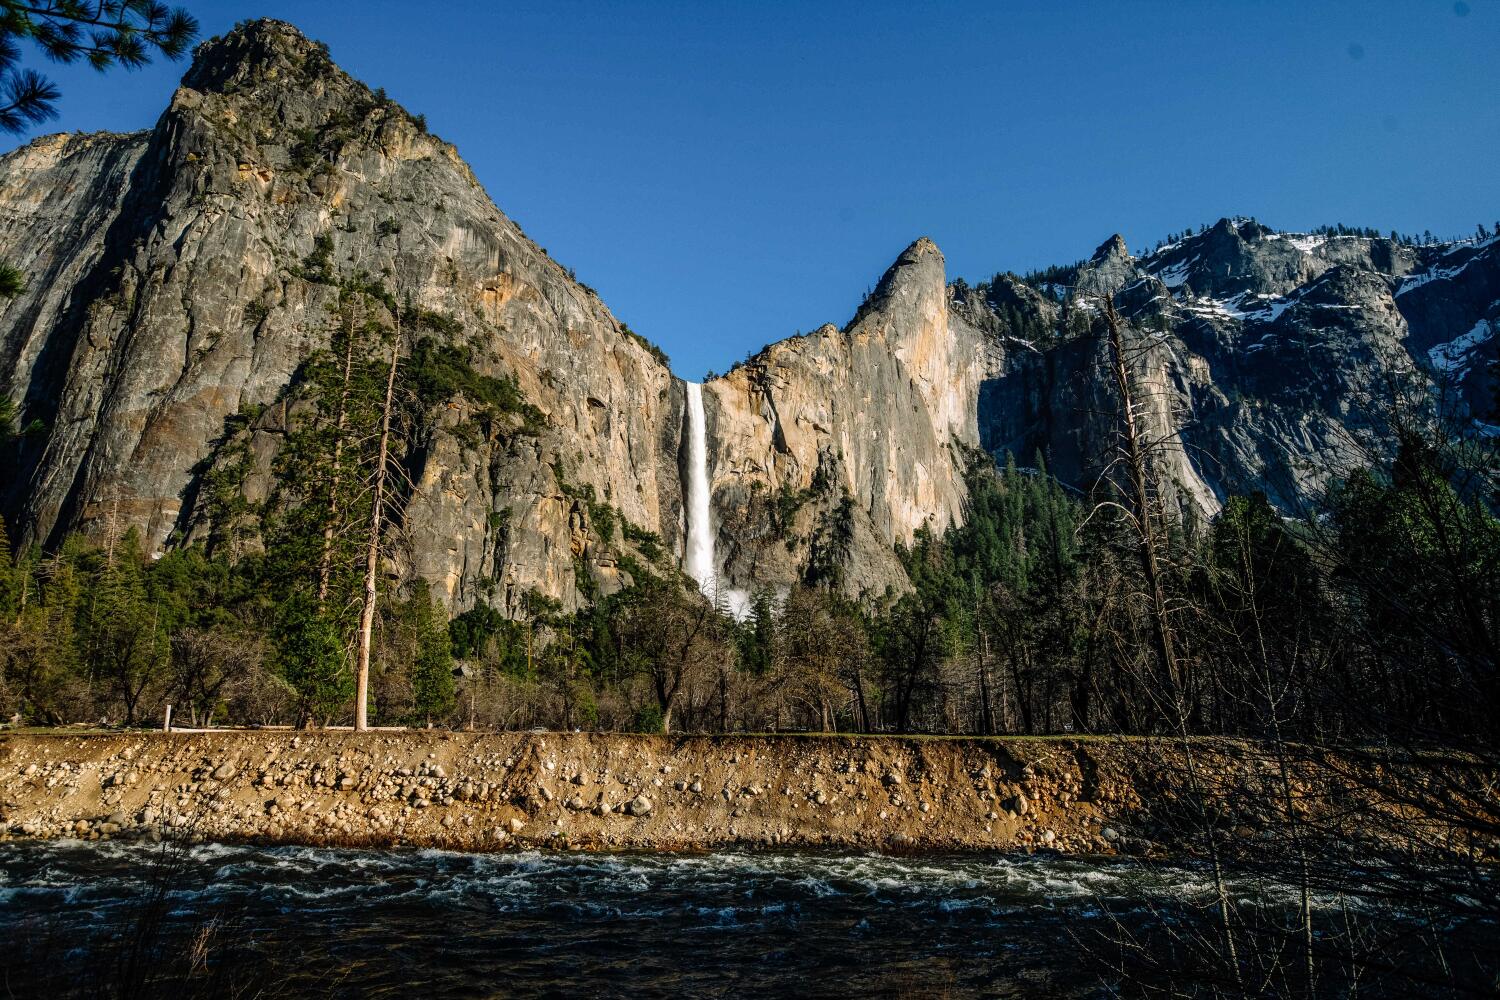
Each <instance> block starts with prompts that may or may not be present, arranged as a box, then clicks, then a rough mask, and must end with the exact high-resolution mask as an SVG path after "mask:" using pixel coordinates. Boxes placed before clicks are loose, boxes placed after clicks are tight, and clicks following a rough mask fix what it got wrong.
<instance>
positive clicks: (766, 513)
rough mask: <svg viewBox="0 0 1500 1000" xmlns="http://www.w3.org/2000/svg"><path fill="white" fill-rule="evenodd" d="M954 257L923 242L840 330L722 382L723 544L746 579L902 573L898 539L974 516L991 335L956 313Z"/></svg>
mask: <svg viewBox="0 0 1500 1000" xmlns="http://www.w3.org/2000/svg"><path fill="white" fill-rule="evenodd" d="M950 304H951V302H950V297H949V294H948V289H947V286H946V279H945V275H944V267H943V255H942V253H941V252H940V251H939V250H938V248H937V246H936V245H934V244H933V243H932V241H931V240H927V239H921V240H918V241H917V242H915V243H913V244H912V245H911V246H910V247H908V248H907V249H906V251H905V252H904V253H902V254H901V256H900V257H899V258H898V259H897V260H896V263H895V264H894V265H892V266H891V268H890V270H889V271H887V272H886V274H885V277H883V278H882V279H881V281H880V284H879V285H878V286H877V287H876V289H875V292H874V294H873V295H872V296H871V297H870V299H869V300H868V301H867V302H866V303H865V304H864V305H863V306H861V307H860V310H859V312H858V314H857V315H856V316H855V318H854V320H853V322H851V323H850V324H849V325H848V326H847V327H845V328H844V329H843V330H838V329H835V328H834V327H832V326H824V327H823V328H821V329H819V330H817V331H815V332H813V333H810V334H808V335H806V336H804V337H797V338H794V339H791V340H785V341H782V342H780V343H777V344H773V345H771V346H770V347H768V348H766V349H765V350H764V351H762V352H761V353H760V354H758V355H756V356H755V357H753V358H751V359H750V360H749V361H748V362H746V363H745V364H743V365H740V366H738V367H736V368H735V369H734V370H733V371H731V372H730V373H729V374H728V375H727V376H725V377H724V378H722V379H719V380H717V381H715V382H713V383H710V385H709V386H708V388H709V389H710V390H711V393H712V399H713V405H712V407H711V412H710V416H709V426H710V430H711V432H712V435H713V438H714V440H715V441H716V442H717V455H718V461H717V463H716V465H715V467H714V468H713V470H712V482H713V495H714V501H715V502H714V509H715V511H716V512H717V513H718V516H719V518H720V524H719V545H718V551H719V552H720V553H721V554H722V560H723V562H724V564H725V573H726V575H727V577H728V579H729V580H730V581H731V582H732V583H733V585H734V586H736V587H740V588H745V587H749V586H751V585H755V584H760V585H777V584H783V585H784V584H791V583H794V582H796V581H797V580H799V579H806V578H808V577H812V578H815V579H818V580H822V581H827V582H830V583H835V584H837V585H840V586H843V587H844V588H846V589H848V590H850V591H852V592H854V593H859V592H862V591H874V592H877V593H878V592H879V591H880V590H881V589H883V587H884V586H885V585H886V584H887V583H890V582H893V581H896V580H898V579H900V578H901V569H900V567H899V565H898V564H897V562H896V560H895V556H894V551H893V545H894V543H896V542H901V543H903V544H910V543H911V541H912V536H913V534H914V532H915V531H917V529H919V528H921V527H923V526H924V525H925V526H927V527H930V528H931V529H932V530H933V531H935V532H937V533H941V532H942V531H943V530H944V529H945V528H947V527H948V526H949V525H951V524H954V523H956V522H959V521H961V520H962V517H963V501H964V497H965V489H964V483H963V473H964V470H965V468H966V464H967V453H966V452H965V448H968V449H970V450H975V449H977V448H978V446H979V437H978V433H977V430H978V423H977V410H976V407H977V404H978V399H979V386H980V384H981V382H982V381H983V380H984V379H985V378H986V377H987V376H989V375H991V374H993V373H994V372H996V371H998V356H997V355H996V354H995V353H994V350H993V343H992V342H991V341H990V340H989V339H987V338H986V337H985V336H984V335H983V334H982V333H981V332H980V331H979V330H978V329H976V328H975V327H973V326H971V325H970V324H969V323H967V322H966V321H965V320H964V319H963V318H962V317H961V316H959V315H958V314H957V313H955V312H954V311H953V310H952V309H951V308H950Z"/></svg>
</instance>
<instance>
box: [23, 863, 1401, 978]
mask: <svg viewBox="0 0 1500 1000" xmlns="http://www.w3.org/2000/svg"><path fill="white" fill-rule="evenodd" d="M1209 884H1210V883H1209V881H1208V879H1207V877H1206V874H1205V872H1204V871H1203V870H1202V869H1200V868H1196V867H1185V866H1174V865H1150V866H1146V865H1142V864H1138V863H1132V862H1128V861H1104V860H1100V859H1078V858H1063V857H1052V856H1041V855H1037V856H1025V855H1020V856H952V857H948V856H939V857H932V856H926V857H919V858H897V857H886V856H874V855H848V854H816V853H783V854H777V853H738V852H721V853H713V854H705V855H691V856H685V855H649V854H616V855H610V854H569V853H537V852H525V853H511V854H493V855H481V854H463V853H455V852H447V851H433V850H410V851H403V850H387V851H367V850H340V849H327V848H301V847H276V848H260V847H243V846H219V845H211V844H210V845H199V846H195V847H191V848H172V849H168V848H163V847H150V846H145V845H129V844H122V843H81V842H68V841H62V842H52V843H45V844H42V843H24V842H13V843H7V844H0V932H3V933H4V935H5V939H6V941H7V942H8V945H7V946H6V947H5V948H4V954H5V955H6V956H7V957H6V958H5V959H3V960H0V961H3V964H4V969H3V972H4V975H5V984H6V985H7V986H8V987H9V989H10V991H11V995H15V996H39V995H47V996H61V995H96V994H97V987H98V985H99V984H100V983H103V982H112V983H114V984H115V986H116V989H115V991H114V993H113V995H131V994H132V993H134V995H144V996H152V995H160V994H161V993H162V992H164V991H165V989H166V987H164V986H163V985H162V984H161V983H159V982H151V981H149V979H148V978H147V977H148V976H149V975H154V974H157V973H159V972H163V970H170V969H171V968H173V967H181V966H182V965H183V964H184V963H190V962H191V960H192V956H193V955H195V954H197V953H198V952H199V951H201V952H202V953H203V954H206V955H207V956H208V957H209V958H208V962H207V967H208V968H210V969H211V970H212V971H213V972H214V973H215V975H217V976H218V978H217V979H212V980H208V981H206V982H200V983H199V990H198V992H197V994H194V992H193V990H191V989H183V988H174V989H173V990H172V992H171V994H170V995H171V996H173V997H174V1000H183V998H185V997H187V996H191V995H204V996H208V995H213V996H224V995H230V994H231V993H233V992H235V991H236V990H240V991H242V992H241V995H249V994H252V993H254V992H255V991H257V990H259V991H263V992H264V994H265V995H271V996H361V997H372V996H373V997H384V996H390V997H395V996H409V995H413V994H417V995H420V996H423V997H425V998H439V997H472V996H496V997H499V996H505V997H526V996H559V997H560V996H632V997H652V996H707V997H740V996H827V997H833V996H838V997H848V996H868V997H885V996H892V997H895V996H913V997H930V996H946V997H980V996H983V997H1035V996H1070V997H1094V996H1110V995H1115V994H1116V992H1117V991H1119V990H1121V989H1122V988H1123V989H1124V991H1125V992H1132V990H1131V989H1130V988H1129V984H1130V982H1131V980H1128V979H1122V976H1121V972H1120V970H1121V968H1122V967H1123V966H1124V965H1128V964H1129V962H1130V959H1129V958H1128V956H1126V957H1125V958H1123V959H1122V957H1121V955H1122V952H1121V949H1120V944H1121V942H1122V941H1125V940H1127V939H1129V938H1134V939H1136V940H1142V941H1149V940H1157V941H1159V942H1160V941H1170V942H1175V943H1173V944H1171V947H1173V948H1177V947H1187V948H1188V949H1189V950H1190V949H1191V938H1192V935H1193V929H1194V928H1195V927H1197V926H1199V925H1200V924H1201V923H1202V920H1203V919H1204V915H1205V914H1206V913H1208V912H1209V911H1208V910H1207V909H1205V907H1204V904H1206V903H1207V901H1208V898H1209V893H1208V889H1209ZM1234 892H1235V895H1236V897H1237V898H1240V899H1245V898H1248V897H1251V896H1253V897H1254V898H1256V899H1258V900H1259V901H1260V902H1261V904H1262V908H1263V911H1264V912H1267V913H1276V912H1279V911H1284V910H1286V909H1288V908H1289V907H1290V905H1291V903H1292V901H1293V900H1294V898H1295V894H1293V893H1292V892H1291V891H1290V890H1289V889H1286V888H1284V887H1279V886H1277V885H1275V884H1274V883H1270V882H1267V881H1266V880H1264V879H1252V878H1250V877H1249V876H1245V877H1243V878H1241V879H1239V880H1237V881H1236V882H1235V884H1234ZM1345 902H1347V901H1332V900H1329V901H1323V902H1322V903H1320V905H1322V906H1325V907H1327V908H1329V909H1331V910H1337V909H1340V908H1343V907H1344V903H1345ZM1163 933H1166V934H1167V937H1165V938H1163V937H1162V936H1161V935H1162V934H1163ZM195 942H201V943H202V947H201V948H198V949H196V950H195V944H194V943H195ZM1184 942H1187V944H1186V945H1185V944H1184ZM1153 947H1157V946H1156V945H1153ZM132 962H133V965H134V971H132ZM201 979H202V977H200V980H201ZM1122 983H1123V986H1122ZM132 984H134V985H135V989H134V990H132V989H131V988H130V987H131V986H132ZM1188 985H1189V989H1188V991H1189V992H1192V991H1193V989H1192V988H1191V984H1188ZM1200 985H1201V984H1200ZM1375 992H1377V993H1378V992H1379V991H1378V990H1377V991H1375Z"/></svg>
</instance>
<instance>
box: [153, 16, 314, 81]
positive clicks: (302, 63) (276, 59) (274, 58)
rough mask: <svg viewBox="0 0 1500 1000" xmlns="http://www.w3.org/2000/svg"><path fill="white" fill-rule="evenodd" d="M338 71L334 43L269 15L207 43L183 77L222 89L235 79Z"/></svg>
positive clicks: (268, 77) (195, 52)
mask: <svg viewBox="0 0 1500 1000" xmlns="http://www.w3.org/2000/svg"><path fill="white" fill-rule="evenodd" d="M334 72H337V67H335V66H334V64H333V61H332V60H331V59H329V57H328V46H327V45H324V44H323V43H322V42H316V41H314V40H312V39H311V38H308V37H307V36H306V35H304V34H303V33H302V32H301V31H300V30H298V28H297V27H296V26H295V25H293V24H289V23H287V22H286V21H278V20H276V19H274V18H269V17H264V18H258V19H256V20H254V21H241V22H240V23H239V24H237V25H235V26H234V30H232V31H230V32H229V33H227V34H224V35H218V36H215V37H213V38H210V39H208V40H207V41H205V42H203V43H202V44H201V45H199V46H198V47H197V48H196V49H195V50H194V51H193V64H192V66H191V67H190V68H189V69H188V71H187V73H186V74H185V75H184V76H183V78H182V83H183V86H185V87H190V88H192V89H193V90H202V91H222V90H225V89H226V88H227V86H228V85H229V84H230V83H231V82H237V83H239V82H245V81H247V80H254V79H275V78H281V77H302V78H306V77H309V76H317V75H323V74H327V73H334Z"/></svg>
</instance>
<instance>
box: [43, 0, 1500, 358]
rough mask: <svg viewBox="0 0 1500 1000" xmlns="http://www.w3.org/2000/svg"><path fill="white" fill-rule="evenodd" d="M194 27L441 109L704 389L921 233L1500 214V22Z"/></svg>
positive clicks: (616, 9)
mask: <svg viewBox="0 0 1500 1000" xmlns="http://www.w3.org/2000/svg"><path fill="white" fill-rule="evenodd" d="M179 2H183V3H184V5H185V6H186V7H187V8H188V9H189V10H191V11H192V12H194V13H195V14H197V15H198V17H199V18H200V20H201V21H202V22H203V28H204V32H203V33H204V36H205V37H207V36H208V35H212V34H217V33H220V32H223V31H225V30H227V29H228V28H229V27H231V26H232V25H233V23H234V22H235V21H237V20H240V19H244V18H250V17H258V16H273V17H280V18H284V19H286V20H289V21H292V22H294V23H296V24H298V25H299V26H300V27H301V28H302V29H303V30H304V31H305V32H306V33H307V34H309V35H311V36H313V37H315V38H319V39H322V40H323V41H326V42H327V43H328V44H329V46H330V47H331V50H332V54H333V57H334V59H335V60H336V61H338V62H339V63H340V64H341V65H343V66H344V67H345V68H346V69H348V70H349V71H350V72H352V73H354V74H355V75H356V76H358V77H360V78H361V79H363V80H365V81H366V82H367V83H369V84H370V85H371V86H383V87H385V88H386V90H387V91H388V92H389V93H390V95H391V96H392V97H394V98H396V99H397V100H399V101H401V102H402V103H403V104H405V105H406V106H407V107H408V108H409V109H411V110H412V111H414V112H422V113H425V114H426V116H427V118H428V121H429V123H430V125H431V127H432V129H433V131H435V132H437V133H438V134H440V135H442V136H443V137H445V138H447V139H448V140H450V141H452V142H454V143H456V144H457V145H458V147H459V151H460V152H461V153H462V154H463V155H464V157H465V158H466V159H467V160H468V161H469V163H470V164H472V165H473V167H474V170H475V172H476V173H477V174H478V176H479V178H480V180H481V181H482V182H483V183H484V185H485V187H486V188H487V189H488V190H489V192H490V194H491V196H493V197H494V199H495V201H496V202H497V203H498V204H499V206H500V207H501V208H502V209H503V210H504V211H505V212H506V213H507V214H508V215H510V216H511V217H512V218H513V219H515V220H516V221H517V222H519V223H520V224H521V226H522V227H523V228H524V229H525V230H526V231H527V233H528V234H529V235H530V236H531V237H532V238H533V239H535V240H536V241H537V242H539V243H540V244H542V245H543V246H545V247H547V248H548V250H549V251H550V252H551V253H552V255H553V256H554V257H555V258H556V259H558V260H560V261H562V262H563V263H564V264H566V265H568V266H570V267H573V268H574V269H575V270H576V271H577V273H578V276H579V278H580V279H581V280H583V281H585V282H587V283H588V284H590V285H592V286H593V287H595V288H596V289H598V290H599V292H600V294H601V295H602V296H603V297H604V300H605V301H606V302H607V303H608V304H609V305H610V307H611V308H612V309H613V310H614V312H615V313H616V314H617V315H618V316H620V317H621V318H622V319H624V320H625V321H626V322H628V323H630V324H631V326H632V327H634V328H635V329H636V330H638V331H640V332H641V333H644V334H646V335H647V336H649V337H651V338H652V339H653V340H656V341H657V342H658V343H660V344H661V345H662V346H663V347H664V348H665V349H666V350H667V351H668V353H669V354H671V355H672V357H673V362H674V365H673V366H674V368H675V369H676V370H677V371H678V373H679V374H682V375H685V376H687V377H691V378H696V377H698V376H701V375H702V374H703V372H704V370H705V369H709V368H713V369H717V370H721V371H722V370H723V369H725V368H727V367H728V366H729V364H730V363H731V362H733V361H734V360H736V359H738V358H740V357H743V356H744V355H745V354H746V353H748V352H750V351H752V350H754V349H757V348H759V347H760V346H761V345H762V344H764V343H766V342H768V341H772V340H776V339H779V338H781V337H784V336H788V335H790V334H792V333H795V332H797V331H799V330H808V329H812V328H813V327H815V326H817V325H818V324H820V323H822V322H825V321H832V322H835V323H843V322H844V321H846V320H847V319H848V318H849V316H850V314H851V313H852V311H853V309H854V307H855V305H856V304H857V303H858V301H859V299H860V298H861V296H862V295H863V294H864V292H865V290H866V289H867V288H869V287H870V286H872V285H873V284H874V282H875V281H876V280H877V279H878V278H879V276H880V274H881V272H882V271H883V270H884V268H885V267H886V266H887V265H888V264H889V263H890V261H891V260H892V259H893V258H894V257H895V256H896V254H898V253H899V252H900V251H901V249H902V248H903V247H905V246H906V244H907V243H909V242H910V241H911V240H913V239H914V238H916V237H917V236H921V235H928V236H931V237H932V238H933V239H935V240H936V241H937V243H938V245H939V246H941V247H942V248H943V250H944V252H945V254H946V255H947V259H948V268H949V275H950V277H952V276H959V275H961V276H963V277H966V278H968V279H969V280H971V281H976V280H982V279H984V278H986V277H988V276H989V275H991V274H992V273H994V272H995V271H998V270H1016V271H1024V270H1027V269H1030V268H1033V267H1040V266H1044V265H1046V264H1051V263H1064V262H1069V261H1072V260H1075V259H1077V258H1079V257H1081V256H1085V255H1087V254H1088V253H1089V252H1090V251H1092V250H1093V248H1094V247H1095V246H1097V245H1098V244H1099V243H1101V242H1102V241H1103V240H1104V239H1105V238H1106V237H1107V236H1109V235H1110V234H1111V233H1112V232H1120V233H1122V234H1124V236H1125V238H1126V240H1127V241H1128V242H1129V243H1130V245H1131V246H1132V248H1133V249H1140V248H1141V247H1142V246H1149V245H1150V244H1154V243H1155V242H1156V240H1158V239H1159V238H1161V237H1162V236H1164V235H1166V234H1167V233H1168V232H1172V231H1176V230H1180V229H1182V228H1184V227H1187V226H1197V225H1198V224H1200V223H1204V222H1212V221H1213V220H1215V219H1217V218H1218V217H1220V216H1223V215H1236V214H1245V215H1254V216H1256V217H1258V218H1260V219H1261V220H1262V221H1263V222H1266V223H1267V224H1269V225H1272V226H1276V227H1278V228H1284V229H1299V228H1307V227H1311V226H1315V225H1318V224H1321V223H1333V222H1343V223H1347V224H1350V225H1360V226H1376V227H1378V228H1380V229H1382V230H1389V229H1393V228H1394V229H1399V230H1402V231H1416V232H1421V231H1422V230H1424V229H1431V230H1432V231H1433V232H1434V233H1437V234H1439V235H1445V236H1446V235H1466V234H1469V233H1471V232H1472V231H1473V229H1474V226H1475V224H1476V223H1478V222H1480V221H1483V222H1484V223H1485V224H1486V225H1490V224H1492V223H1493V222H1494V220H1495V219H1496V218H1500V101H1497V100H1496V99H1495V97H1494V94H1495V78H1496V76H1495V56H1496V52H1497V51H1500V0H1467V2H1465V3H1454V2H1452V0H1358V2H1355V0H1320V2H1307V0H1296V2H1273V0H1242V2H1215V0H1192V2H1187V0H1178V2H1173V3H1165V2H1163V3H1146V2H1131V0H1103V2H1076V3H1070V2H1065V0H1056V2H1052V3H1043V2H1037V3H1001V2H987V3H923V2H919V0H907V2H903V3H885V2H880V0H872V2H864V3H841V2H840V3H834V2H829V3H811V2H786V3H781V2H770V0H764V2H759V3H744V4H729V3H721V2H707V0H700V2H679V3H656V2H648V0H639V2H610V3H604V2H601V3H578V2H568V0H552V2H545V3H542V2H538V3H531V2H528V3H506V2H495V0H486V2H470V0H465V2H450V3H443V4H435V3H420V4H411V3H396V2H390V0H366V2H361V3H357V4H356V3H350V2H347V0H346V2H340V3H309V2H305V0H304V2H297V3H291V2H269V0H268V2H259V3H249V2H231V0H203V2H195V0H179ZM413 10H415V11H418V12H419V13H417V14H412V13H411V11H413ZM433 12H441V15H440V16H439V14H437V13H433ZM355 15H357V16H355ZM28 55H29V56H33V55H34V54H33V53H32V52H28ZM30 62H31V63H36V62H37V60H36V59H35V58H34V57H33V58H31V59H30ZM183 68H184V67H183V65H182V64H170V63H169V64H162V65H156V66H152V67H150V68H147V69H144V70H141V71H138V72H135V73H122V72H119V71H112V72H111V73H110V74H109V75H107V76H99V75H97V74H95V73H93V72H92V71H89V70H87V69H84V68H81V67H45V69H46V70H47V72H49V74H50V75H51V76H52V77H53V79H54V80H55V81H56V82H57V83H59V84H60V85H61V86H62V88H63V102H62V105H61V107H62V112H63V114H62V118H61V119H60V120H59V121H58V122H56V123H54V125H53V126H50V127H46V128H44V129H42V130H41V131H56V130H59V129H83V130H91V129H115V130H121V131H124V130H129V129H135V128H143V127H146V126H149V125H150V124H151V123H152V122H154V121H155V119H156V116H157V115H158V114H159V113H160V111H161V110H162V108H164V107H165V105H166V103H167V100H168V98H169V96H170V93H171V90H172V88H173V86H175V83H176V80H177V78H178V77H179V76H180V75H181V73H182V70H183Z"/></svg>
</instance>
